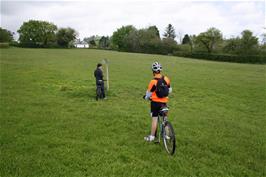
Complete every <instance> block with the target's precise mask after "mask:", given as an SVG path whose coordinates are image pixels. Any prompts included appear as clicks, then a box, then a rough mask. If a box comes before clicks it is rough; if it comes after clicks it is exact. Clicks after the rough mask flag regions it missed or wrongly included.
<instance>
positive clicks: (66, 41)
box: [56, 28, 78, 48]
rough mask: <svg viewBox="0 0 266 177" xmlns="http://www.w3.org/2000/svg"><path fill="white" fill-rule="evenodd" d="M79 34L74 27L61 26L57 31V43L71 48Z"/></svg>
mask: <svg viewBox="0 0 266 177" xmlns="http://www.w3.org/2000/svg"><path fill="white" fill-rule="evenodd" d="M77 36H78V33H77V32H76V31H75V30H74V29H73V28H60V29H59V30H58V31H57V33H56V40H57V44H58V45H59V46H61V47H64V48H69V47H71V44H72V43H73V42H74V40H75V39H76V38H77Z"/></svg>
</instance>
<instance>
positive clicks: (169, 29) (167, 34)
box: [163, 24, 176, 39]
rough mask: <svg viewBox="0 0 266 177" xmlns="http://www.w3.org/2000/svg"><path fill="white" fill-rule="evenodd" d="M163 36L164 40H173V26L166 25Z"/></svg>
mask: <svg viewBox="0 0 266 177" xmlns="http://www.w3.org/2000/svg"><path fill="white" fill-rule="evenodd" d="M163 36H164V37H165V38H172V39H175V37H176V34H175V28H174V27H173V25H171V24H168V26H167V27H166V29H165V32H164V34H163Z"/></svg>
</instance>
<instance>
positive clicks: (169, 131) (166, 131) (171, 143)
mask: <svg viewBox="0 0 266 177" xmlns="http://www.w3.org/2000/svg"><path fill="white" fill-rule="evenodd" d="M163 144H164V147H165V150H166V152H167V153H168V154H170V155H173V154H174V153H175V147H176V140H175V133H174V129H173V126H172V125H171V123H170V122H165V124H164V127H163Z"/></svg>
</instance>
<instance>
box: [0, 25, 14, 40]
mask: <svg viewBox="0 0 266 177" xmlns="http://www.w3.org/2000/svg"><path fill="white" fill-rule="evenodd" d="M13 40H14V38H13V34H12V32H10V31H8V30H6V29H4V28H1V27H0V42H12V41H13Z"/></svg>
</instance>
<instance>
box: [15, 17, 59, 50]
mask: <svg viewBox="0 0 266 177" xmlns="http://www.w3.org/2000/svg"><path fill="white" fill-rule="evenodd" d="M56 30H57V27H56V25H54V24H53V23H49V22H46V21H38V20H30V21H28V22H24V23H23V24H22V26H21V27H20V28H19V30H18V33H19V41H20V43H21V45H22V46H29V47H47V46H49V45H50V44H51V43H54V42H55V40H56V38H55V32H56Z"/></svg>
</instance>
